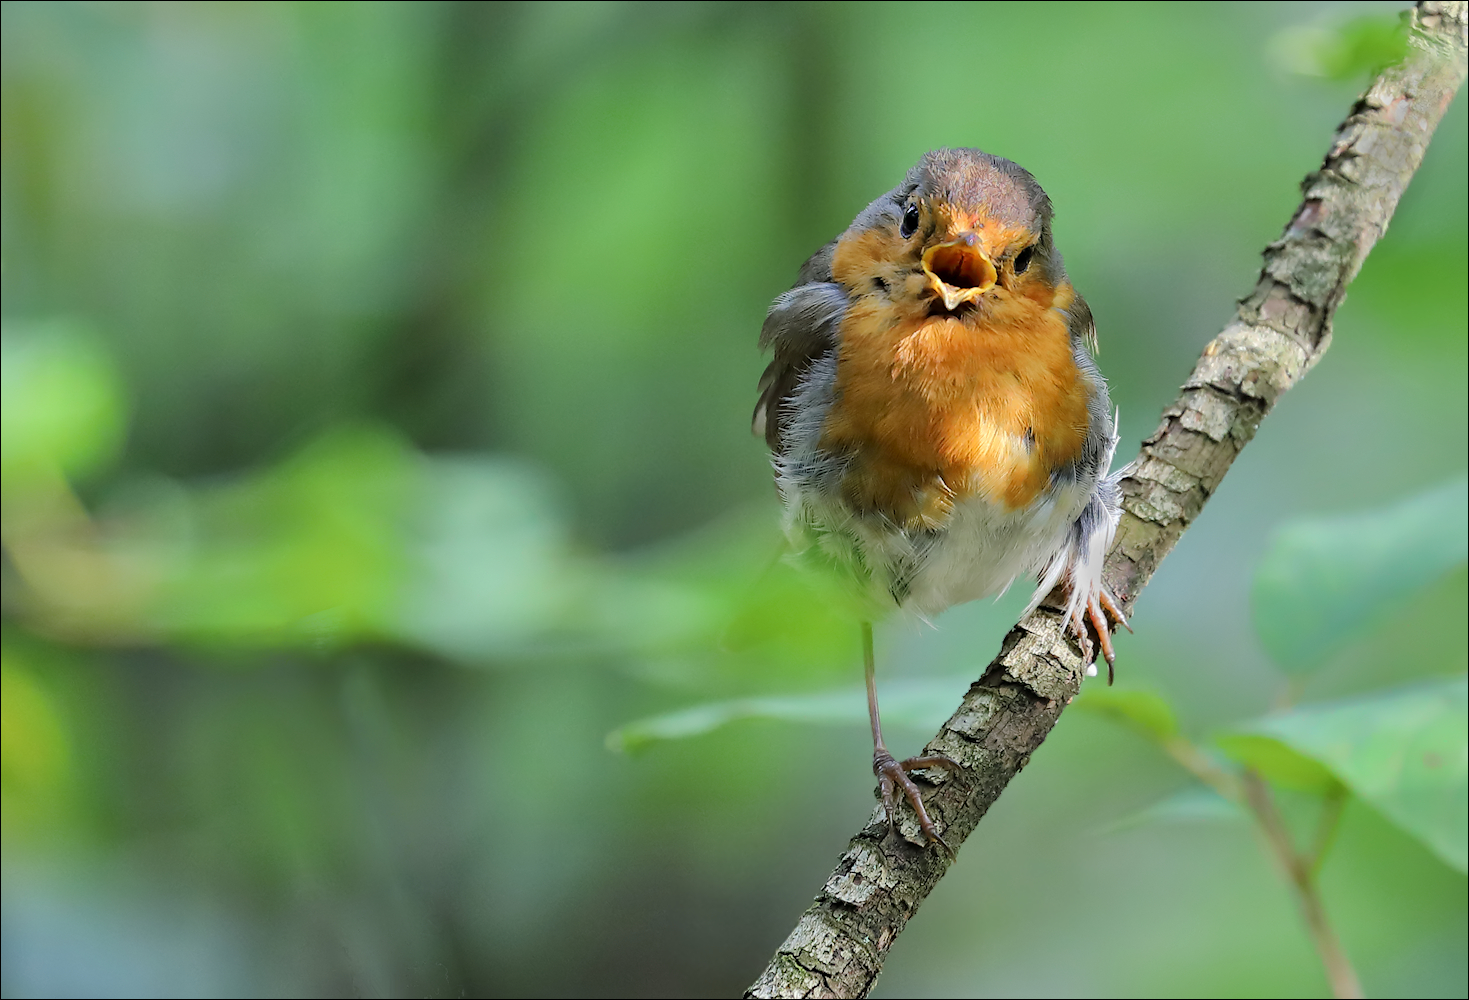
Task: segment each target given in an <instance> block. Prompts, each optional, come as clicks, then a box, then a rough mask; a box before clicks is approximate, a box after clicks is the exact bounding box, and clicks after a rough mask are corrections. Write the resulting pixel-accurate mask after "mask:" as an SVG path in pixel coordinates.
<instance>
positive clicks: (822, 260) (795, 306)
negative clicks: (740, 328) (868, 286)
mask: <svg viewBox="0 0 1469 1000" xmlns="http://www.w3.org/2000/svg"><path fill="white" fill-rule="evenodd" d="M835 246H836V244H835V242H832V243H830V244H828V245H826V246H825V247H822V248H821V250H819V251H817V252H816V254H814V255H813V256H812V257H811V259H810V260H808V261H807V262H806V263H805V265H804V266H803V267H802V268H801V274H800V278H801V283H800V284H798V285H797V286H796V287H795V288H792V289H791V290H790V291H788V292H785V293H784V294H782V295H780V296H779V297H778V298H776V300H775V301H774V302H772V303H771V305H770V311H769V312H768V313H766V315H765V324H764V325H763V326H762V327H761V328H760V346H761V348H762V349H763V348H770V349H771V350H772V351H773V352H774V355H775V356H774V357H773V358H772V359H771V362H770V364H769V365H768V366H767V367H766V369H765V374H763V375H761V376H760V398H759V400H758V401H757V402H756V403H755V415H754V419H753V420H752V422H751V423H752V429H753V430H754V432H755V433H756V434H758V435H761V436H763V437H764V438H765V443H766V444H767V445H769V446H770V449H771V450H772V451H775V452H779V451H781V436H782V433H783V432H784V429H785V424H786V422H787V418H786V414H785V413H784V412H783V407H784V405H785V403H786V400H788V399H790V398H791V396H792V395H793V394H794V393H795V391H796V387H797V386H798V385H799V384H800V381H801V379H802V377H804V376H805V374H806V372H807V371H808V370H809V369H810V368H811V364H812V362H814V361H816V359H818V358H820V357H821V356H822V355H824V354H827V353H829V352H830V351H833V350H835V349H836V344H837V339H838V331H839V329H840V327H841V323H842V316H843V315H844V314H845V313H846V310H847V293H846V291H845V290H844V289H843V288H842V287H841V286H840V285H837V284H833V283H832V281H831V254H832V250H833V248H834V247H835Z"/></svg>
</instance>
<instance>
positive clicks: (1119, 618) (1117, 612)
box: [1071, 587, 1132, 686]
mask: <svg viewBox="0 0 1469 1000" xmlns="http://www.w3.org/2000/svg"><path fill="white" fill-rule="evenodd" d="M1087 623H1090V624H1091V627H1092V631H1094V632H1095V633H1096V636H1097V645H1098V646H1100V647H1101V649H1102V658H1103V659H1104V660H1106V661H1107V684H1108V686H1111V684H1112V681H1113V679H1114V678H1115V676H1116V672H1115V670H1114V669H1113V665H1114V664H1115V663H1116V661H1117V653H1116V651H1115V650H1114V649H1113V648H1112V630H1113V629H1114V628H1116V627H1117V626H1118V625H1121V626H1122V627H1123V628H1125V629H1127V631H1129V632H1131V631H1132V626H1131V625H1129V624H1127V617H1126V616H1125V615H1123V613H1122V609H1121V608H1119V607H1118V606H1117V601H1116V600H1115V599H1114V598H1113V597H1112V595H1111V594H1110V593H1109V592H1108V591H1107V588H1106V587H1103V588H1102V589H1101V590H1100V591H1098V592H1097V594H1096V595H1095V596H1093V597H1092V598H1091V599H1089V600H1088V601H1087V602H1086V609H1085V619H1083V616H1082V609H1080V608H1078V609H1077V611H1076V614H1075V615H1073V616H1072V618H1071V630H1072V632H1073V633H1074V634H1075V636H1076V641H1077V644H1078V645H1080V646H1081V655H1082V660H1083V661H1084V662H1086V663H1092V662H1094V661H1095V659H1096V655H1095V654H1094V653H1093V651H1092V642H1091V637H1090V636H1088V635H1087V628H1086V626H1087ZM1089 672H1090V671H1089Z"/></svg>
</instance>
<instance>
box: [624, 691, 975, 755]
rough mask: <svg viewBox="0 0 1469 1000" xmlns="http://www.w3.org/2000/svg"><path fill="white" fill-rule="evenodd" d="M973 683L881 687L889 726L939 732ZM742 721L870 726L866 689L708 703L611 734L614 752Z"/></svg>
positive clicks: (881, 701) (886, 721)
mask: <svg viewBox="0 0 1469 1000" xmlns="http://www.w3.org/2000/svg"><path fill="white" fill-rule="evenodd" d="M968 687H969V681H968V680H964V679H959V678H944V679H942V680H937V679H935V680H910V681H894V682H893V683H891V684H884V685H880V686H879V689H878V699H879V703H880V705H881V707H882V721H883V723H884V724H887V725H895V726H905V725H906V726H915V727H919V728H937V727H938V726H939V725H940V724H941V723H943V721H944V720H945V719H947V718H948V717H949V716H950V715H952V714H953V713H954V710H955V709H956V708H958V707H959V700H960V698H962V697H963V695H964V691H965V690H966V689H967V688H968ZM740 719H778V720H780V721H782V722H808V723H821V724H824V725H831V724H840V725H845V724H862V725H866V724H867V694H866V692H865V691H864V690H863V689H862V688H856V687H854V688H845V689H841V690H836V691H821V692H817V693H814V694H801V695H781V696H774V697H763V698H734V699H731V700H729V701H718V702H708V703H706V704H703V705H695V706H693V707H691V708H684V709H680V710H679V711H677V712H669V713H667V714H665V715H655V716H653V717H651V718H648V719H640V720H638V721H637V722H630V723H628V724H627V725H625V726H621V727H619V728H618V729H615V730H613V731H612V732H611V733H609V734H608V735H607V746H608V747H609V748H610V749H613V750H622V751H635V750H641V749H643V748H644V747H646V746H648V745H650V744H653V743H658V742H661V741H664V740H681V739H688V738H689V737H691V736H702V735H704V734H705V733H710V732H713V731H714V730H716V729H718V728H720V727H721V726H726V725H728V724H729V723H731V722H735V721H737V720H740Z"/></svg>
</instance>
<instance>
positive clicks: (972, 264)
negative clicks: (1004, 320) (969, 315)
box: [923, 233, 995, 312]
mask: <svg viewBox="0 0 1469 1000" xmlns="http://www.w3.org/2000/svg"><path fill="white" fill-rule="evenodd" d="M973 240H974V234H972V233H967V234H965V235H964V236H961V237H960V238H959V239H957V240H952V241H950V242H948V243H941V244H939V245H938V246H936V247H929V248H928V249H927V250H926V251H924V254H923V273H924V274H926V275H928V282H929V284H930V285H932V286H933V290H934V291H936V292H938V293H939V295H940V296H941V297H942V298H943V300H944V308H945V309H947V310H949V311H950V312H953V311H954V310H955V309H956V308H958V306H959V305H960V303H963V302H973V301H974V300H975V299H977V298H979V297H980V296H981V295H983V294H984V293H985V292H987V291H989V290H990V289H991V288H994V287H995V265H994V263H993V262H992V261H991V260H990V259H989V257H988V256H987V255H986V254H985V252H984V251H983V250H980V249H979V248H978V247H976V246H974V244H973V242H972V241H973Z"/></svg>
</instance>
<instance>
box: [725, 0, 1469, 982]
mask: <svg viewBox="0 0 1469 1000" xmlns="http://www.w3.org/2000/svg"><path fill="white" fill-rule="evenodd" d="M1465 8H1466V4H1465V3H1462V2H1460V3H1444V2H1438V3H1432V2H1424V3H1419V4H1418V5H1417V6H1416V7H1415V8H1414V10H1413V14H1412V32H1411V36H1410V46H1409V50H1408V54H1407V56H1406V57H1405V58H1404V59H1403V61H1402V62H1400V63H1398V64H1397V65H1395V66H1392V67H1389V68H1388V69H1387V70H1385V71H1383V73H1382V74H1381V75H1380V76H1378V77H1377V79H1376V80H1374V81H1373V83H1372V85H1371V86H1370V87H1369V88H1368V90H1367V92H1366V93H1365V94H1363V95H1362V97H1360V98H1359V99H1358V100H1357V102H1356V104H1355V105H1353V106H1352V109H1351V111H1350V113H1349V114H1348V117H1347V119H1346V121H1344V122H1343V123H1342V124H1341V126H1340V127H1339V128H1338V129H1337V132H1336V135H1335V136H1334V138H1333V139H1332V143H1331V148H1330V150H1329V151H1328V152H1327V154H1326V158H1325V160H1324V161H1323V162H1322V164H1321V167H1320V169H1319V170H1317V171H1316V172H1315V173H1312V174H1311V175H1309V176H1308V177H1307V178H1306V179H1305V181H1304V182H1303V184H1302V186H1301V187H1302V192H1303V194H1304V198H1303V200H1302V202H1301V205H1300V207H1299V208H1298V209H1297V210H1296V212H1295V214H1294V215H1293V216H1292V217H1291V220H1290V222H1289V223H1288V224H1287V226H1286V228H1285V231H1284V233H1283V234H1282V235H1281V237H1280V239H1278V240H1276V241H1275V242H1274V243H1271V244H1270V245H1269V246H1268V247H1267V248H1266V250H1265V254H1264V258H1265V264H1264V267H1263V268H1262V270H1261V272H1260V277H1259V280H1258V282H1257V283H1256V285H1255V287H1254V289H1253V290H1252V291H1251V292H1250V293H1249V294H1248V295H1247V296H1246V297H1245V298H1244V299H1242V300H1241V302H1240V304H1239V310H1238V313H1237V315H1236V317H1235V319H1234V321H1233V322H1231V323H1230V324H1229V325H1228V326H1226V327H1225V329H1224V331H1223V332H1222V333H1220V334H1219V336H1217V337H1215V338H1214V340H1212V341H1211V342H1210V343H1209V344H1208V345H1207V346H1206V347H1205V348H1204V352H1203V356H1202V357H1200V359H1199V362H1198V364H1197V365H1196V366H1195V368H1194V371H1193V374H1192V375H1190V376H1189V378H1188V381H1186V382H1185V383H1184V385H1183V388H1182V391H1181V392H1180V394H1179V396H1178V398H1177V399H1176V400H1175V401H1174V402H1173V404H1172V405H1171V406H1169V407H1168V408H1167V409H1166V410H1164V411H1163V421H1162V423H1161V424H1160V425H1159V427H1158V429H1157V430H1156V431H1154V432H1153V434H1152V436H1151V437H1149V438H1148V439H1147V440H1146V441H1144V442H1143V447H1142V452H1141V453H1140V454H1139V455H1138V457H1137V458H1136V459H1135V460H1134V462H1133V464H1132V466H1131V467H1130V470H1129V473H1128V475H1127V476H1126V478H1125V479H1124V480H1123V490H1122V491H1123V498H1124V499H1123V515H1122V523H1121V525H1120V527H1119V528H1118V532H1117V540H1116V543H1115V544H1114V545H1113V548H1112V551H1111V553H1110V554H1109V555H1108V557H1107V564H1106V569H1105V579H1106V581H1107V584H1108V585H1109V586H1110V587H1111V589H1112V592H1113V593H1114V594H1116V595H1117V596H1118V597H1119V598H1120V599H1121V601H1122V603H1123V605H1124V607H1125V608H1127V609H1130V608H1131V606H1132V605H1133V603H1134V602H1135V601H1136V600H1137V598H1138V595H1139V594H1140V593H1141V592H1142V590H1143V588H1144V587H1145V586H1146V585H1147V583H1148V580H1149V579H1150V578H1151V577H1152V575H1153V573H1154V572H1155V571H1156V570H1157V568H1158V564H1159V563H1160V562H1162V561H1163V557H1164V556H1165V555H1167V554H1168V552H1169V551H1170V550H1171V549H1172V548H1173V546H1174V545H1175V544H1176V543H1177V541H1178V539H1179V537H1180V536H1181V535H1182V534H1183V533H1184V531H1185V530H1187V528H1188V526H1189V525H1190V524H1191V523H1192V522H1193V520H1194V519H1195V518H1196V517H1197V516H1198V515H1199V512H1200V511H1201V510H1202V509H1203V507H1204V504H1205V502H1206V501H1207V500H1208V499H1209V497H1210V496H1211V495H1212V494H1213V493H1214V491H1215V490H1216V489H1217V488H1218V486H1219V483H1220V481H1221V480H1222V479H1223V478H1224V474H1225V472H1227V471H1228V470H1229V466H1230V464H1231V463H1233V461H1234V459H1235V456H1236V455H1238V454H1239V453H1240V451H1241V449H1243V448H1244V446H1245V445H1246V444H1248V443H1249V441H1250V439H1251V438H1253V437H1254V436H1255V431H1256V429H1257V428H1258V427H1259V426H1260V421H1261V420H1262V419H1263V418H1264V417H1265V415H1266V414H1267V413H1269V412H1270V409H1271V407H1273V406H1274V405H1275V401H1276V400H1277V399H1278V398H1280V395H1281V394H1282V393H1284V392H1285V391H1286V390H1287V389H1289V388H1290V387H1291V386H1292V385H1294V384H1295V383H1296V382H1297V381H1298V380H1299V379H1300V378H1301V376H1303V375H1304V374H1305V373H1306V372H1307V371H1308V370H1310V368H1311V366H1312V365H1314V364H1315V363H1316V362H1317V361H1318V360H1319V359H1320V357H1321V355H1322V354H1323V353H1324V352H1325V351H1326V348H1327V347H1328V345H1329V344H1330V342H1331V321H1332V316H1333V314H1334V313H1335V312H1336V308H1337V306H1338V305H1340V304H1341V301H1342V299H1343V297H1344V295H1345V292H1346V287H1347V285H1348V284H1349V283H1350V282H1351V280H1352V279H1353V278H1354V277H1356V275H1357V271H1358V270H1359V269H1360V268H1361V266H1362V262H1363V261H1364V260H1365V259H1366V257H1367V253H1368V251H1369V250H1371V248H1372V246H1373V244H1375V243H1376V242H1377V240H1378V239H1379V238H1380V237H1381V236H1382V234H1383V232H1384V231H1385V230H1386V229H1387V224H1388V221H1389V219H1391V217H1392V214H1393V211H1394V209H1396V207H1397V204H1398V199H1399V198H1400V197H1401V196H1402V193H1403V191H1404V189H1405V188H1406V187H1407V186H1408V181H1409V180H1410V179H1411V178H1412V176H1413V173H1414V171H1416V170H1417V169H1418V165H1419V163H1421V162H1422V160H1423V154H1424V152H1425V150H1426V149H1427V148H1428V142H1429V139H1430V138H1431V137H1432V135H1433V131H1434V129H1435V128H1436V127H1437V125H1438V122H1439V120H1440V118H1442V117H1443V114H1444V111H1445V109H1446V108H1447V107H1448V104H1449V101H1450V100H1452V98H1453V96H1454V94H1455V92H1456V91H1457V90H1458V88H1459V85H1460V84H1461V83H1462V82H1463V80H1464V76H1465V44H1466V18H1465ZM1083 670H1084V665H1083V662H1082V656H1081V652H1080V650H1079V649H1078V648H1077V646H1076V645H1075V643H1074V641H1073V640H1072V639H1071V638H1070V636H1069V635H1068V634H1067V631H1066V630H1065V629H1063V628H1062V622H1061V618H1060V615H1059V614H1058V613H1057V612H1056V611H1055V610H1053V609H1050V608H1044V607H1043V608H1040V609H1038V610H1037V611H1035V612H1033V613H1031V614H1030V615H1028V616H1027V617H1026V618H1024V619H1023V620H1022V621H1021V622H1020V623H1019V624H1018V625H1016V626H1015V628H1014V629H1012V630H1011V631H1010V633H1009V635H1007V636H1006V637H1005V639H1004V642H1003V643H1002V645H1001V647H1000V652H999V655H998V656H996V657H995V659H994V661H993V662H992V663H991V664H990V665H989V667H988V669H986V671H985V673H984V675H983V676H982V677H981V678H980V679H979V680H978V681H976V682H975V683H974V684H973V685H971V686H970V689H969V692H968V693H967V694H966V695H965V696H964V700H963V702H962V703H961V704H960V706H959V708H958V710H957V711H956V712H955V713H954V715H953V716H952V717H951V718H950V719H949V721H948V722H946V723H944V725H943V728H942V729H940V730H939V733H938V735H937V736H935V737H934V738H933V739H932V740H930V741H929V743H928V745H927V746H926V747H925V748H924V750H923V753H924V754H939V753H942V754H947V755H948V756H950V757H952V758H953V759H954V760H956V761H959V762H960V763H961V764H962V765H963V770H962V771H960V772H954V773H950V772H947V771H942V770H938V771H936V772H923V773H924V774H925V775H928V776H929V781H930V784H931V785H932V789H931V790H930V791H928V793H927V794H926V795H925V796H924V801H925V802H926V803H927V806H928V812H929V815H930V816H931V817H933V819H934V821H935V822H936V823H937V825H938V827H939V829H940V831H941V832H942V834H943V836H944V838H945V840H947V841H948V843H949V844H951V845H953V846H954V847H956V848H957V847H958V845H959V844H960V843H961V842H962V841H963V840H964V838H965V837H967V836H969V833H970V831H972V830H973V829H974V828H975V826H976V825H977V824H978V823H979V821H980V819H981V818H983V816H984V814H985V812H986V811H987V810H988V809H989V807H990V805H991V804H992V803H993V802H994V801H995V799H996V798H998V797H999V795H1000V792H1001V791H1003V790H1004V788H1005V786H1006V785H1007V784H1008V783H1009V782H1010V780H1011V779H1012V778H1014V777H1015V775H1016V774H1017V773H1019V771H1020V770H1021V768H1023V767H1025V765H1026V763H1027V762H1028V761H1029V760H1030V755H1031V754H1032V753H1033V752H1034V751H1035V749H1036V747H1038V746H1040V744H1041V741H1042V740H1044V739H1045V738H1046V734H1047V733H1049V732H1050V730H1051V727H1052V726H1054V725H1055V724H1056V720H1057V719H1058V718H1059V717H1060V715H1061V711H1062V709H1063V708H1065V706H1066V705H1067V704H1069V703H1070V701H1071V699H1072V698H1073V697H1075V696H1076V694H1077V692H1078V690H1079V688H1080V685H1081V679H1082V674H1083ZM901 832H902V834H903V836H902V838H896V837H885V836H884V834H885V833H886V824H885V822H884V821H883V819H882V816H881V813H880V811H874V813H873V816H872V818H871V819H870V820H869V821H868V823H867V826H866V827H865V828H864V829H863V830H862V831H861V832H860V833H858V834H857V836H855V837H853V838H852V841H851V843H850V845H849V846H848V848H847V850H846V852H845V853H843V854H842V856H841V859H840V861H839V862H838V863H837V866H836V870H835V871H833V872H832V873H831V877H830V878H828V879H827V880H826V884H825V885H823V886H822V887H821V891H820V893H818V895H817V897H816V900H815V902H814V903H812V904H811V906H810V908H808V909H807V910H806V912H805V913H804V914H802V916H801V919H800V921H799V922H798V923H797V924H796V927H795V930H793V931H792V932H791V934H790V936H789V937H787V938H786V940H785V942H784V943H783V944H782V945H781V946H780V949H779V950H778V951H777V952H776V954H775V957H774V958H773V959H772V960H771V962H770V965H769V966H768V967H767V968H766V970H765V971H764V973H763V974H761V976H760V978H759V979H758V980H757V981H756V982H755V984H754V985H753V986H751V987H750V989H749V990H748V991H747V992H746V994H745V995H746V996H747V997H864V996H866V995H867V994H868V993H869V992H870V991H871V989H872V987H873V985H874V983H875V982H876V981H877V976H878V974H879V973H880V972H881V971H882V964H883V960H884V958H885V957H886V956H887V953H888V949H889V948H891V947H892V944H893V942H894V940H896V939H897V936H898V935H899V934H900V933H902V930H903V927H904V925H905V924H906V923H907V922H908V919H909V918H910V917H911V916H912V915H913V913H914V912H915V911H916V910H917V909H918V906H919V904H921V903H922V902H923V900H924V898H925V897H927V896H928V894H929V892H931V891H932V890H933V888H934V886H935V885H937V884H938V881H939V879H940V878H942V877H943V875H944V872H945V871H947V869H948V867H949V865H950V863H951V860H950V858H949V857H948V856H946V855H945V854H944V852H942V851H940V850H936V849H932V848H926V847H924V846H922V845H923V839H922V837H921V835H920V832H919V830H918V827H917V824H916V822H915V821H914V820H913V816H912V813H911V812H909V811H906V810H905V812H904V816H903V821H902V823H901Z"/></svg>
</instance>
